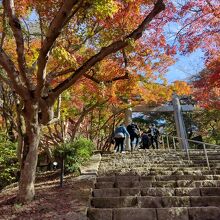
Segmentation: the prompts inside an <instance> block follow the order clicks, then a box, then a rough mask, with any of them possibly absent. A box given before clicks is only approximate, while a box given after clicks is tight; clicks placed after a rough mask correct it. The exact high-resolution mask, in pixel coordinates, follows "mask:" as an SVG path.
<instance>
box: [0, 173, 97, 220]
mask: <svg viewBox="0 0 220 220" xmlns="http://www.w3.org/2000/svg"><path fill="white" fill-rule="evenodd" d="M93 181H94V178H93V177H88V176H84V177H83V176H78V177H76V176H74V175H73V174H71V175H68V176H66V177H65V180H64V186H63V188H60V187H59V176H58V173H54V172H50V173H44V174H42V175H40V176H39V177H38V178H37V181H36V184H35V185H36V197H35V199H34V201H32V202H31V203H28V204H25V205H20V204H17V203H16V202H15V195H16V191H17V187H16V186H14V187H9V188H7V189H5V190H3V192H1V193H0V220H3V219H4V220H5V219H7V220H11V219H13V220H32V219H34V220H36V219H39V220H48V219H51V220H61V219H63V220H64V219H65V220H70V219H71V220H86V219H87V218H86V216H85V213H86V207H88V203H89V197H90V195H91V188H92V187H93Z"/></svg>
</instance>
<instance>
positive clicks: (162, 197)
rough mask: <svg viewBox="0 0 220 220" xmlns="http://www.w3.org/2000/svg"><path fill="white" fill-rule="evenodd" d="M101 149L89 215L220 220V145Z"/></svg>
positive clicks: (103, 219)
mask: <svg viewBox="0 0 220 220" xmlns="http://www.w3.org/2000/svg"><path fill="white" fill-rule="evenodd" d="M207 153H208V157H209V163H210V170H209V169H208V168H207V163H206V159H205V156H204V153H203V151H201V150H192V151H190V159H191V160H190V161H188V160H187V157H186V155H185V154H184V152H182V151H174V150H170V151H167V150H140V151H136V152H133V153H129V152H127V153H126V154H105V155H103V156H102V160H101V163H100V166H99V171H98V177H97V178H96V183H95V186H94V189H93V191H92V197H91V200H90V207H89V208H88V211H87V216H88V218H89V219H90V220H220V166H219V164H218V163H220V150H218V149H216V150H209V151H207Z"/></svg>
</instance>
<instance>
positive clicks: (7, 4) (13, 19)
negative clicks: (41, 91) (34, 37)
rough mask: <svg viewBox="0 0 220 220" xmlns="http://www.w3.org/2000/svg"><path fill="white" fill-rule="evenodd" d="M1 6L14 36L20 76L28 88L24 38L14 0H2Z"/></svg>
mask: <svg viewBox="0 0 220 220" xmlns="http://www.w3.org/2000/svg"><path fill="white" fill-rule="evenodd" d="M3 6H4V9H5V12H6V15H7V16H8V18H9V25H10V27H11V29H12V32H13V35H14V38H15V42H16V51H17V60H18V67H19V70H20V73H21V77H22V80H23V81H24V82H25V85H26V86H27V88H30V82H29V80H28V78H27V75H26V72H27V71H26V69H27V64H26V60H25V56H24V38H23V33H22V29H21V24H20V21H19V19H18V18H17V16H16V15H15V8H14V0H3Z"/></svg>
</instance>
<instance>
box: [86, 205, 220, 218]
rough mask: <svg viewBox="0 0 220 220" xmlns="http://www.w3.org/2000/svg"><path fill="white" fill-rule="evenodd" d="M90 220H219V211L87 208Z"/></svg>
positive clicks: (206, 209) (205, 209)
mask: <svg viewBox="0 0 220 220" xmlns="http://www.w3.org/2000/svg"><path fill="white" fill-rule="evenodd" d="M87 216H88V217H89V219H90V220H219V219H220V209H219V208H216V207H188V208H186V207H182V208H179V207H178V208H157V209H154V208H132V209H131V208H117V209H97V208H89V209H88V210H87Z"/></svg>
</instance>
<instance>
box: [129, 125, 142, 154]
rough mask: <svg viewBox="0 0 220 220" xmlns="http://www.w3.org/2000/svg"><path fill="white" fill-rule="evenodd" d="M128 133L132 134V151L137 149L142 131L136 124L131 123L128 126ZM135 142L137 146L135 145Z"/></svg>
mask: <svg viewBox="0 0 220 220" xmlns="http://www.w3.org/2000/svg"><path fill="white" fill-rule="evenodd" d="M127 130H128V133H129V134H130V140H131V151H133V150H134V149H135V148H137V146H138V143H139V137H140V129H139V127H138V126H137V125H136V124H135V123H133V122H132V123H131V124H129V125H128V126H127ZM134 142H135V145H134Z"/></svg>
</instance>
